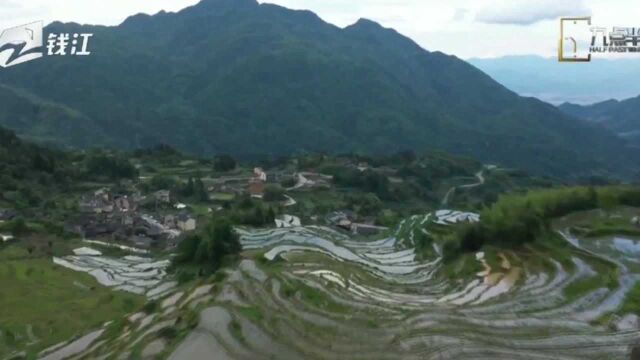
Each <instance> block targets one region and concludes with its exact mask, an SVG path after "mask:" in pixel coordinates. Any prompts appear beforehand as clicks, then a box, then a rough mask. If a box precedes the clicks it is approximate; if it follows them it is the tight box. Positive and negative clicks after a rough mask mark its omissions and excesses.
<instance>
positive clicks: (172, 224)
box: [162, 214, 178, 229]
mask: <svg viewBox="0 0 640 360" xmlns="http://www.w3.org/2000/svg"><path fill="white" fill-rule="evenodd" d="M162 223H163V224H164V226H165V227H167V228H169V229H176V228H177V227H178V222H177V221H176V217H175V216H174V215H171V214H169V215H165V217H164V219H163V221H162Z"/></svg>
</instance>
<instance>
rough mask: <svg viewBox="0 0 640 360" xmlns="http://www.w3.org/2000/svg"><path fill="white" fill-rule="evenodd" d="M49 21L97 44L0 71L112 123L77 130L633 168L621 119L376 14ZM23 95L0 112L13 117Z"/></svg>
mask: <svg viewBox="0 0 640 360" xmlns="http://www.w3.org/2000/svg"><path fill="white" fill-rule="evenodd" d="M47 31H51V32H65V33H74V32H93V33H94V34H95V35H94V37H93V39H92V43H91V49H92V51H93V54H92V55H91V56H88V57H73V56H67V57H45V58H43V59H40V60H38V61H33V62H29V63H25V64H21V65H19V66H16V67H13V68H10V69H8V70H6V71H2V72H0V82H1V83H5V84H8V85H10V86H11V87H12V88H20V89H26V90H27V91H28V92H30V93H33V94H35V95H37V96H38V97H40V98H42V99H47V101H51V102H52V103H55V104H60V105H64V107H65V108H66V109H73V110H74V111H75V112H76V113H77V114H82V116H84V117H87V118H88V119H87V121H86V123H87V124H90V125H91V126H93V127H95V129H94V130H95V133H99V134H103V135H100V136H97V135H80V136H84V137H86V138H85V139H83V141H84V140H87V139H88V140H89V141H90V144H92V145H112V144H113V145H115V146H118V147H122V148H135V147H142V146H149V145H153V144H157V143H160V142H162V143H168V144H171V145H174V146H176V147H178V148H180V149H181V150H185V151H189V152H192V153H197V154H213V153H221V152H225V153H231V154H235V155H249V154H287V153H293V152H300V151H329V152H346V151H361V152H369V153H389V152H392V151H396V150H401V149H407V148H412V149H415V150H418V151H420V150H426V149H442V150H445V151H449V152H453V153H457V154H464V155H471V156H473V157H475V158H477V159H479V160H481V161H484V162H491V163H500V164H504V165H506V166H515V167H519V168H525V169H528V170H530V171H533V172H536V173H547V174H554V175H559V176H574V175H579V174H585V173H591V172H594V171H595V172H615V173H618V174H626V175H628V174H630V173H631V172H632V169H636V168H638V166H637V165H638V161H639V160H638V159H637V158H636V157H634V156H631V153H630V152H629V151H630V150H628V149H627V148H626V146H625V144H624V143H623V142H622V141H621V140H620V139H619V138H618V137H616V136H615V135H614V134H612V133H608V132H607V131H602V130H601V129H599V128H597V127H596V126H592V125H589V124H585V123H584V122H581V121H578V120H575V119H573V118H571V117H568V116H566V115H564V114H563V113H562V112H560V111H559V110H558V109H556V108H555V107H553V106H551V105H549V104H545V103H543V102H541V101H538V100H536V99H530V98H522V97H519V96H518V95H516V94H515V93H513V92H511V91H510V90H508V89H506V88H505V87H503V86H502V85H500V84H498V83H497V82H495V81H494V80H493V79H491V78H490V77H489V76H487V75H486V74H484V73H483V72H481V71H479V70H478V69H476V68H475V67H473V66H470V65H469V64H468V63H466V62H464V61H462V60H460V59H458V58H456V57H454V56H448V55H445V54H442V53H439V52H428V51H426V50H424V49H422V48H420V47H419V46H418V45H417V44H415V43H414V42H413V41H411V40H410V39H408V38H406V37H404V36H402V35H400V34H398V33H397V32H396V31H394V30H391V29H385V28H383V27H381V26H380V25H378V24H376V23H374V22H371V21H368V20H360V21H358V22H357V23H356V24H354V25H352V26H349V27H347V28H345V29H341V28H338V27H335V26H333V25H330V24H327V23H325V22H324V21H322V20H321V19H320V18H319V17H317V16H316V15H315V14H313V13H311V12H309V11H293V10H288V9H285V8H282V7H279V6H275V5H270V4H261V5H259V4H258V3H257V2H255V0H204V1H202V2H201V3H199V4H198V5H195V6H193V7H189V8H186V9H184V10H182V11H180V12H178V13H164V12H161V13H159V14H156V15H154V16H149V15H142V14H139V15H135V16H132V17H130V18H128V19H127V20H126V21H125V22H124V23H122V24H121V25H120V26H117V27H104V26H80V25H77V24H61V23H54V24H52V25H50V26H49V27H48V29H47ZM20 111H21V110H19V109H18V110H16V113H15V114H5V115H2V116H0V125H2V124H5V125H7V126H9V127H14V128H15V126H13V125H12V124H13V123H12V122H11V118H12V117H13V116H16V115H19V112H20ZM48 121H50V120H48ZM58 121H61V122H64V121H63V120H58ZM61 126H67V125H66V124H61ZM28 131H29V129H27V128H24V127H23V129H22V133H23V134H25V132H26V134H25V135H30V134H29V132H28ZM39 135H42V134H39ZM50 135H51V137H54V138H55V137H58V138H59V139H60V140H61V141H62V142H64V143H71V144H78V143H80V141H79V139H77V138H76V136H75V135H71V134H70V135H69V136H71V137H72V139H71V140H69V139H68V137H69V136H60V135H59V133H57V132H56V131H55V129H50Z"/></svg>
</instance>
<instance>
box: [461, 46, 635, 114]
mask: <svg viewBox="0 0 640 360" xmlns="http://www.w3.org/2000/svg"><path fill="white" fill-rule="evenodd" d="M468 61H469V63H471V64H472V65H474V66H476V67H477V68H478V69H480V70H482V71H484V72H485V73H487V74H489V75H490V76H491V77H492V78H494V79H496V80H497V81H498V82H500V83H501V84H503V85H504V86H506V87H508V88H509V89H512V90H513V91H515V92H517V93H518V94H520V95H523V96H533V97H536V98H538V99H541V100H543V101H546V102H550V103H552V104H560V103H563V102H572V103H577V104H592V103H595V102H599V101H604V100H608V99H611V98H613V99H619V100H621V99H626V98H629V97H632V96H636V95H637V94H640V83H638V82H637V81H635V79H637V78H638V77H639V76H640V66H639V65H640V60H638V59H637V58H634V59H631V58H629V59H593V60H592V61H591V62H589V63H579V64H576V63H573V64H569V63H561V62H558V60H557V58H544V57H540V56H529V55H526V56H504V57H500V58H490V59H469V60H468Z"/></svg>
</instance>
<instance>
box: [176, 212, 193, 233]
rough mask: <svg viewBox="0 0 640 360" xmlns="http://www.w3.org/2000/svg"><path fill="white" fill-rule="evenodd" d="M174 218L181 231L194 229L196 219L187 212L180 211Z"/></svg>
mask: <svg viewBox="0 0 640 360" xmlns="http://www.w3.org/2000/svg"><path fill="white" fill-rule="evenodd" d="M176 220H177V223H176V225H177V227H178V229H180V230H182V231H193V230H195V229H196V219H195V218H194V217H193V216H191V215H189V214H186V213H182V214H180V215H178V217H177V218H176Z"/></svg>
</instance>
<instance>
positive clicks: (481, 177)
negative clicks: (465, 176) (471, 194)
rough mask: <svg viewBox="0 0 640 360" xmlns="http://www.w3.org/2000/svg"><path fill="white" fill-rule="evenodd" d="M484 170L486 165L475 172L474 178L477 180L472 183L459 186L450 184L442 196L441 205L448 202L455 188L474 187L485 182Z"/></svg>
mask: <svg viewBox="0 0 640 360" xmlns="http://www.w3.org/2000/svg"><path fill="white" fill-rule="evenodd" d="M485 170H486V167H483V168H482V170H480V171H478V172H477V173H476V174H475V177H476V179H478V181H477V182H475V183H472V184H466V185H459V186H452V187H451V188H450V189H449V191H447V193H446V194H445V195H444V198H443V199H442V202H441V205H442V206H445V205H447V204H448V203H449V198H451V196H452V195H453V194H454V193H455V191H456V189H458V188H459V189H471V188H474V187H478V186H480V185H482V184H484V182H485V178H484V171H485Z"/></svg>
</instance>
